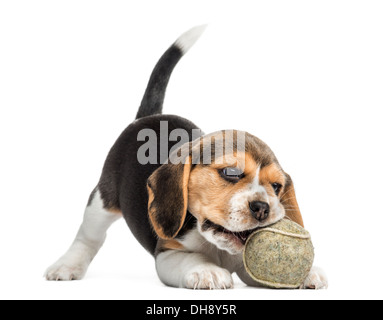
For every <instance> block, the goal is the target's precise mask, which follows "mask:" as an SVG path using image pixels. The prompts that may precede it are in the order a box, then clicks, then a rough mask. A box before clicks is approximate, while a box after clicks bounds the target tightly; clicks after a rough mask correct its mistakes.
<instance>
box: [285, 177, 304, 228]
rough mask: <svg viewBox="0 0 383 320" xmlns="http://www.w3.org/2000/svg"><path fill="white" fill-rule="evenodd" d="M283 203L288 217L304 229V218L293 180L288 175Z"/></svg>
mask: <svg viewBox="0 0 383 320" xmlns="http://www.w3.org/2000/svg"><path fill="white" fill-rule="evenodd" d="M281 203H282V205H283V206H284V207H285V209H286V215H287V217H288V218H290V219H291V220H292V221H294V222H296V223H298V224H299V225H301V226H302V227H304V224H303V218H302V215H301V211H300V210H299V206H298V202H297V198H296V195H295V189H294V184H293V180H291V177H290V176H289V175H288V174H286V186H285V190H284V193H283V196H282V198H281Z"/></svg>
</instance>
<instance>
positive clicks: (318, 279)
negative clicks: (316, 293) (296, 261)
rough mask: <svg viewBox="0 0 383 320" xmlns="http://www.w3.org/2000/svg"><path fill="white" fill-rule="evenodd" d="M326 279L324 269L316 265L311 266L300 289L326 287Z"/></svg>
mask: <svg viewBox="0 0 383 320" xmlns="http://www.w3.org/2000/svg"><path fill="white" fill-rule="evenodd" d="M327 288H328V280H327V276H326V274H325V273H324V271H323V270H322V269H320V268H318V267H313V268H312V269H311V271H310V274H309V275H308V277H307V278H306V280H305V282H304V283H303V284H302V286H301V289H316V290H320V289H327Z"/></svg>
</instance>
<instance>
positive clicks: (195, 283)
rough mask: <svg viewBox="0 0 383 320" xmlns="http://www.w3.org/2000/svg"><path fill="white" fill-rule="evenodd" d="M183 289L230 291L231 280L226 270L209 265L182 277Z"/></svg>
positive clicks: (232, 283) (232, 284)
mask: <svg viewBox="0 0 383 320" xmlns="http://www.w3.org/2000/svg"><path fill="white" fill-rule="evenodd" d="M183 284H184V287H185V288H188V289H194V290H195V289H209V290H213V289H231V288H233V286H234V282H233V278H232V277H231V274H230V272H229V271H227V270H226V269H223V268H220V267H217V266H214V265H209V266H199V267H196V268H195V269H193V270H191V271H190V272H188V273H187V274H186V275H185V277H184V283H183Z"/></svg>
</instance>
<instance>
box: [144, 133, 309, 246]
mask: <svg viewBox="0 0 383 320" xmlns="http://www.w3.org/2000/svg"><path fill="white" fill-rule="evenodd" d="M238 134H239V133H238V132H237V131H233V133H232V136H234V137H236V135H238ZM242 134H243V133H242ZM244 136H245V137H246V141H245V144H244V145H239V143H237V142H236V140H235V139H234V145H233V146H231V147H230V146H229V147H227V144H226V141H225V139H226V136H225V133H222V132H219V133H217V134H216V135H215V134H212V135H208V136H205V137H203V138H202V139H200V140H198V141H194V142H193V143H190V144H188V145H184V146H183V147H181V149H182V150H183V151H185V150H186V151H187V150H189V153H187V152H186V153H185V154H186V155H187V156H188V159H189V162H187V163H186V164H182V163H180V164H177V165H174V164H171V163H169V164H165V165H163V166H162V167H160V168H159V169H158V170H157V171H156V172H154V173H153V175H152V176H151V177H150V179H149V183H148V192H149V216H150V219H151V222H152V225H153V227H154V229H155V231H156V232H157V234H158V235H159V236H160V238H162V239H168V240H169V239H173V238H174V237H176V236H177V234H178V233H179V231H180V230H181V228H182V225H183V223H184V220H185V215H186V212H187V210H189V212H190V213H191V214H192V215H194V216H195V217H196V218H197V220H198V222H199V224H200V225H202V224H203V223H204V222H205V221H207V220H209V221H211V222H213V223H214V224H216V225H219V226H222V227H223V228H228V230H230V231H234V232H242V231H246V230H250V229H254V228H255V227H258V226H260V223H259V222H258V221H257V220H256V219H255V218H254V217H253V216H252V213H251V210H250V208H249V203H250V202H251V201H264V202H270V207H271V214H270V217H269V218H268V219H266V221H264V222H263V224H262V226H264V225H267V224H270V223H274V222H276V221H277V220H279V219H281V218H282V217H283V215H284V214H285V211H284V206H283V205H285V204H283V205H282V203H280V201H279V200H280V199H279V196H281V198H283V197H285V196H286V195H291V196H292V197H293V194H295V193H294V189H293V185H292V181H291V179H290V177H289V176H288V175H287V174H285V173H284V171H283V170H282V168H281V167H280V165H279V163H278V161H277V159H276V158H275V156H274V154H273V153H272V151H271V150H270V149H269V148H268V147H267V145H266V144H264V143H263V142H262V141H261V140H259V139H257V138H255V137H254V136H251V135H250V134H248V133H246V134H245V135H244ZM209 144H211V150H210V152H211V153H210V155H208V157H209V158H210V159H211V160H212V163H209V164H207V163H206V161H205V160H206V159H207V157H206V153H204V151H203V148H202V146H206V145H209ZM216 146H225V147H224V148H221V149H220V148H215V147H216ZM186 148H187V149H186ZM181 149H180V150H181ZM217 150H218V151H217ZM219 150H221V151H219ZM222 150H223V152H222ZM243 150H244V151H243ZM230 151H231V152H230ZM177 154H180V152H179V151H178V152H177ZM195 159H199V160H200V161H199V162H197V163H198V164H195V163H194V160H195ZM190 161H193V164H191V163H190ZM228 167H230V168H232V167H236V168H239V169H241V171H242V172H243V173H244V176H243V178H241V179H240V180H239V181H238V182H236V183H233V182H229V181H227V180H225V179H224V178H223V177H222V175H221V173H220V170H222V169H224V168H228ZM257 175H258V176H257ZM255 181H256V182H255ZM273 183H279V184H281V185H282V186H283V188H282V190H281V193H280V195H276V194H275V191H274V189H273V187H272V184H273ZM254 186H255V187H254ZM257 188H258V189H257ZM236 196H237V198H235V197H236ZM234 198H235V201H234V200H233V199H234ZM285 199H286V205H287V206H288V209H287V210H286V211H287V215H288V216H289V217H292V220H294V221H297V222H298V223H301V224H303V221H302V219H301V216H300V212H299V208H298V205H297V203H296V200H295V201H294V199H287V198H285ZM282 200H283V199H282ZM233 202H235V203H236V204H237V206H234V207H235V208H234V209H233ZM236 207H241V208H240V209H238V208H236ZM233 210H234V211H235V212H234V213H235V214H233ZM273 211H275V213H274V214H273ZM232 225H235V228H234V229H235V230H233V228H231V227H230V226H232Z"/></svg>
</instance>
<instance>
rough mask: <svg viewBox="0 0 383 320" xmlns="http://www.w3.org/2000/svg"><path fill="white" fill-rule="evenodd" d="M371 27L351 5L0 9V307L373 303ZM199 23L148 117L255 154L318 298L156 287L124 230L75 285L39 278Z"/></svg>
mask: <svg viewBox="0 0 383 320" xmlns="http://www.w3.org/2000/svg"><path fill="white" fill-rule="evenodd" d="M382 16H383V4H382V2H381V1H365V0H363V1H353V0H347V1H337V0H329V1H328V0H321V1H308V0H302V1H284V0H283V1H255V0H251V1H224V0H219V1H209V0H201V1H197V0H194V1H180V0H174V1H168V0H161V1H158V0H153V1H145V0H140V1H96V0H92V1H79V0H76V1H70V0H67V1H2V2H1V3H0V139H1V159H0V161H1V165H0V197H1V209H0V215H1V216H0V217H1V218H0V246H1V247H0V250H1V261H0V274H1V284H0V298H8V299H13V298H17V299H20V298H21V299H30V298H34V299H255V300H258V299H265V298H273V299H285V298H286V299H354V298H362V299H363V298H366V299H367V298H383V296H382V293H381V286H382V284H383V281H382V271H383V268H382V267H383V258H382V242H383V241H382V223H383V210H382V183H383V173H382V171H383V169H382V165H381V164H382V160H383V151H382V137H383V128H382V111H381V110H382V107H383V95H382V85H383V59H382V57H383V44H382V39H383V37H382V36H383V19H382ZM202 23H209V28H208V30H207V31H206V33H205V34H204V35H203V37H202V38H201V39H200V41H199V42H198V43H197V44H196V46H195V47H194V48H193V49H192V50H191V51H190V52H189V53H188V55H187V56H185V57H184V59H183V60H182V61H181V62H180V64H179V65H178V67H177V68H176V70H175V72H174V74H173V77H172V79H171V82H170V85H169V90H168V93H167V98H166V103H165V108H164V110H165V112H166V113H172V114H177V115H181V116H183V117H186V118H188V119H190V120H192V121H194V122H195V123H196V124H197V125H199V126H200V127H201V128H202V129H203V130H204V131H205V132H213V131H216V130H220V129H234V128H235V129H241V130H246V131H249V132H251V133H252V134H254V135H257V136H259V137H260V138H261V139H263V140H264V141H265V142H267V143H268V144H269V146H270V147H271V148H272V149H273V150H274V152H275V153H276V155H277V157H278V158H279V160H280V162H281V164H282V166H283V167H284V169H285V170H286V171H287V172H289V173H290V174H291V175H292V177H293V179H294V181H295V184H296V189H297V195H298V201H299V203H300V206H301V209H302V212H303V216H304V219H305V223H306V227H307V229H308V230H309V231H310V232H311V234H312V238H313V241H314V244H315V247H316V262H315V264H316V265H319V266H321V267H322V268H324V269H325V270H326V272H327V274H328V277H329V280H330V287H329V289H328V290H326V291H318V292H315V291H289V290H288V291H275V290H265V289H263V290H262V289H253V288H246V287H245V286H244V285H242V284H241V283H240V282H239V280H238V279H236V289H234V290H227V291H213V292H209V291H203V292H198V291H189V290H184V289H173V288H166V287H164V286H163V285H162V284H161V283H160V281H159V280H158V279H157V276H156V273H155V269H154V262H153V259H152V258H151V256H149V255H148V254H147V253H146V252H145V251H144V250H143V249H142V248H141V247H140V245H139V244H138V243H137V242H136V241H135V239H134V238H133V237H132V235H131V234H130V231H129V229H128V228H127V227H126V225H125V222H124V221H120V222H119V223H117V224H116V225H114V226H113V227H112V228H111V230H110V231H109V238H108V240H107V242H106V244H105V246H104V248H103V249H102V250H101V251H100V254H99V255H98V256H97V257H96V259H95V261H94V263H93V264H92V265H91V267H90V269H89V272H88V275H87V277H86V279H85V280H84V281H81V282H71V283H63V282H57V283H56V282H53V283H52V282H51V283H49V282H45V281H44V280H43V278H42V275H43V273H44V270H45V269H46V267H48V266H49V265H50V264H51V263H53V262H54V261H55V260H56V259H57V258H59V256H61V255H62V254H63V253H64V252H65V251H66V249H67V248H68V246H69V245H70V243H71V241H72V240H73V238H74V236H75V234H76V232H77V229H78V227H79V225H80V223H81V220H82V214H83V209H84V207H85V205H86V203H87V199H88V196H89V193H90V192H91V191H92V189H93V187H94V186H95V185H96V184H97V181H98V178H99V175H100V173H101V169H102V165H103V162H104V160H105V157H106V155H107V153H108V151H109V149H110V147H111V146H112V144H113V143H114V141H115V139H116V138H117V137H118V135H119V134H120V133H121V131H122V130H123V129H124V128H125V127H126V126H127V125H128V124H129V123H130V122H131V121H132V120H133V119H134V116H135V114H136V111H137V108H138V105H139V103H140V101H141V98H142V95H143V93H144V90H145V87H146V84H147V81H148V78H149V75H150V73H151V71H152V68H153V67H154V65H155V63H156V62H157V60H158V59H159V57H160V56H161V55H162V53H163V52H164V51H165V50H166V49H167V48H168V46H169V45H170V44H171V43H172V42H173V41H174V40H175V39H176V38H177V37H178V36H179V35H180V34H181V33H183V32H184V31H186V30H188V29H189V28H191V27H193V26H195V25H199V24H202Z"/></svg>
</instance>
